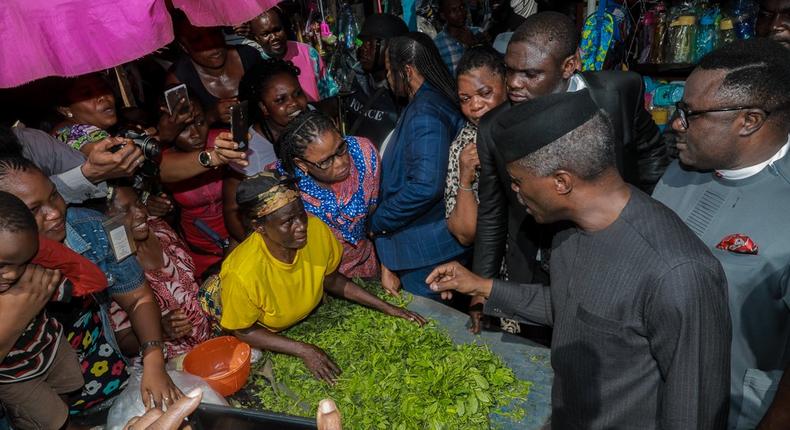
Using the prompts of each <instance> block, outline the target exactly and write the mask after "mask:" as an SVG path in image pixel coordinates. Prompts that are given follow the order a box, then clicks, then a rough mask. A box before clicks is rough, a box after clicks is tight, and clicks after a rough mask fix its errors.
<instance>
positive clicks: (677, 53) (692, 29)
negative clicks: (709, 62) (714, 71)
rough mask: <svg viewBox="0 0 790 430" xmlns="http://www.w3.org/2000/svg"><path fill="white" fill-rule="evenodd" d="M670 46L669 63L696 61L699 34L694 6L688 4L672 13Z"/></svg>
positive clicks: (667, 58)
mask: <svg viewBox="0 0 790 430" xmlns="http://www.w3.org/2000/svg"><path fill="white" fill-rule="evenodd" d="M670 15H671V17H672V19H671V21H670V23H669V45H667V49H668V51H669V52H668V54H667V55H666V60H667V61H668V62H669V63H675V64H686V63H690V62H691V61H692V60H693V59H694V46H695V40H696V33H697V16H696V13H695V10H694V7H693V5H691V4H689V3H686V4H683V5H681V6H678V7H676V8H673V11H672V12H671V13H670Z"/></svg>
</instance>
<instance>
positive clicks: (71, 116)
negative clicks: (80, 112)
mask: <svg viewBox="0 0 790 430" xmlns="http://www.w3.org/2000/svg"><path fill="white" fill-rule="evenodd" d="M66 116H67V117H69V118H74V114H73V113H71V112H66Z"/></svg>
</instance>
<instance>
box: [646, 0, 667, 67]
mask: <svg viewBox="0 0 790 430" xmlns="http://www.w3.org/2000/svg"><path fill="white" fill-rule="evenodd" d="M655 18H656V22H655V30H654V33H653V39H652V45H651V46H650V63H653V64H662V63H664V61H665V58H666V57H665V55H664V51H665V49H666V43H667V30H668V25H667V24H668V22H667V21H668V17H667V8H666V6H664V3H659V4H658V5H657V6H656V9H655Z"/></svg>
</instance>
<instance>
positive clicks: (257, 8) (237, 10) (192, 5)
mask: <svg viewBox="0 0 790 430" xmlns="http://www.w3.org/2000/svg"><path fill="white" fill-rule="evenodd" d="M277 3H279V0H173V6H175V7H177V8H178V9H181V10H183V11H184V13H186V15H187V16H188V17H189V21H190V22H191V23H192V24H194V25H197V26H202V27H210V26H213V25H237V24H241V23H243V22H246V21H249V20H251V19H252V18H255V17H256V16H258V15H260V14H261V13H262V12H263V11H266V10H269V9H271V8H272V7H274V6H276V5H277Z"/></svg>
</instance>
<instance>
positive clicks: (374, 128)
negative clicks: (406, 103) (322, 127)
mask: <svg viewBox="0 0 790 430" xmlns="http://www.w3.org/2000/svg"><path fill="white" fill-rule="evenodd" d="M363 78H364V79H367V76H364V77H363ZM366 83H367V82H360V80H359V79H356V80H354V86H353V89H354V93H353V94H352V95H350V96H348V97H347V98H346V102H345V106H346V121H345V123H346V126H347V127H348V128H347V130H348V132H349V133H348V134H352V135H354V136H362V137H366V138H368V139H370V141H371V142H373V144H374V145H375V146H376V148H377V149H378V148H380V147H381V144H382V143H383V142H384V139H385V138H386V137H387V135H388V134H389V133H390V132H391V131H392V129H394V128H395V123H396V122H397V121H398V106H397V104H396V103H395V100H394V98H393V96H392V93H391V92H390V91H389V89H387V88H383V89H378V88H375V87H371V86H370V85H366ZM374 96H375V99H374V100H373V101H372V102H371V103H370V105H369V107H368V108H367V109H366V110H365V112H364V113H363V112H362V110H363V109H364V108H365V106H367V105H368V102H369V100H370V99H371V97H374ZM360 117H361V118H362V120H361V121H360V124H359V128H357V129H356V130H352V128H353V126H354V124H355V123H356V122H357V120H358V119H359V118H360Z"/></svg>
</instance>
